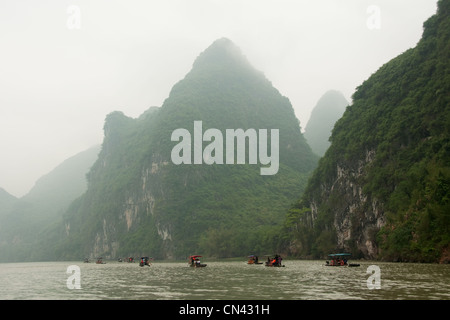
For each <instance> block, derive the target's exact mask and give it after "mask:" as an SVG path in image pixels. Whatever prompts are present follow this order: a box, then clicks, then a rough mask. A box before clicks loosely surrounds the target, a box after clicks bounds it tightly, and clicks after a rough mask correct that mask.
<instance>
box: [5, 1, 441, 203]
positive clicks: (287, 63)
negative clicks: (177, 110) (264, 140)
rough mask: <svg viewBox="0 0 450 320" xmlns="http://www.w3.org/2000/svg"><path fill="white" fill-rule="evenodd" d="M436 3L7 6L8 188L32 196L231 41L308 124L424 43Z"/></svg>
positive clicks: (65, 3) (157, 102)
mask: <svg viewBox="0 0 450 320" xmlns="http://www.w3.org/2000/svg"><path fill="white" fill-rule="evenodd" d="M436 3H437V0H368V1H366V0H339V1H338V0H308V1H303V0H289V1H288V0H270V1H269V0H267V1H264V0H189V1H188V0H157V1H152V0H127V1H125V0H115V1H114V0H41V1H37V0H9V1H8V0H0V187H2V188H4V189H5V190H7V191H8V192H9V193H11V194H13V195H15V196H18V197H20V196H22V195H24V194H25V193H26V192H28V191H29V189H30V188H31V187H32V186H33V185H34V183H35V181H36V180H37V179H38V178H39V177H41V176H42V175H44V174H46V173H48V172H49V171H51V170H52V169H53V168H54V167H55V166H57V165H58V164H60V163H61V162H62V161H63V160H65V159H67V158H68V157H70V156H72V155H74V154H76V153H78V152H80V151H83V150H85V149H87V148H88V147H90V146H92V145H95V144H99V143H101V141H102V139H103V122H104V119H105V116H106V115H107V114H108V113H109V112H111V111H114V110H121V111H123V112H124V113H125V114H126V115H128V116H131V117H138V116H139V115H140V114H141V113H142V112H144V111H145V110H146V109H147V108H149V107H150V106H161V105H162V103H163V101H164V99H165V98H167V97H168V94H169V91H170V89H171V88H172V86H173V85H174V84H175V83H176V82H177V81H179V80H181V79H182V78H183V77H184V76H185V74H186V73H187V72H189V70H190V69H191V67H192V63H193V61H194V60H195V58H196V57H197V56H198V55H199V53H200V52H202V51H203V50H204V49H206V48H207V47H208V46H209V45H210V44H211V43H212V42H213V41H214V40H216V39H218V38H221V37H228V38H229V39H230V40H232V41H233V42H234V43H235V44H236V45H237V46H239V47H240V48H241V50H242V51H243V53H244V54H245V55H246V56H247V58H248V59H249V61H250V63H252V64H253V66H255V67H256V68H257V69H259V70H261V71H263V72H264V73H265V75H266V76H267V78H268V79H269V80H270V81H272V83H273V85H274V86H275V87H276V88H277V89H278V90H279V91H280V92H281V93H282V94H283V95H285V96H287V97H288V98H289V99H290V101H291V103H292V105H293V107H294V109H295V112H296V115H297V117H298V118H299V120H300V123H301V127H302V128H303V129H304V128H305V126H306V123H307V121H308V119H309V116H310V113H311V110H312V108H313V107H314V105H315V104H316V102H317V101H318V100H319V98H320V96H321V95H322V94H323V93H325V92H326V91H327V90H329V89H335V90H340V91H341V92H342V93H343V94H344V95H345V96H346V98H347V99H348V100H350V97H351V95H352V94H353V92H354V90H355V88H356V87H357V86H359V85H360V84H361V83H362V82H363V81H364V80H366V79H367V78H368V77H369V76H370V75H371V74H372V73H373V72H375V71H376V70H377V69H378V68H379V67H381V66H382V65H383V64H384V63H386V62H388V61H389V60H390V59H392V58H394V57H395V56H397V55H399V54H400V53H402V52H404V51H405V50H407V49H409V48H411V47H414V46H415V45H416V43H417V41H418V40H419V39H420V37H421V35H422V24H423V22H424V21H425V20H426V19H427V18H428V17H430V16H431V15H433V14H434V13H435V12H436Z"/></svg>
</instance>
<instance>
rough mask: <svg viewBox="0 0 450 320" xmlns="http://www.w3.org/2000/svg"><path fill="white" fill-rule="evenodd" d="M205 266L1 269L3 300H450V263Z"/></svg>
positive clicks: (61, 264) (34, 265)
mask: <svg viewBox="0 0 450 320" xmlns="http://www.w3.org/2000/svg"><path fill="white" fill-rule="evenodd" d="M202 262H204V263H207V267H206V268H190V267H189V266H188V264H187V263H186V262H158V261H155V262H152V265H151V266H150V267H148V266H145V267H139V264H138V263H127V262H116V261H106V264H96V263H95V262H94V263H83V262H82V261H79V262H28V263H0V299H2V300H13V299H25V300H39V299H45V300H60V299H62V300H79V299H83V300H86V299H87V300H94V299H97V300H98V299H100V300H106V299H108V300H111V299H121V300H129V299H133V300H143V299H147V300H158V299H164V300H206V299H217V300H308V299H315V300H325V299H326V300H334V299H364V300H377V299H383V300H386V299H387V300H392V299H407V300H410V299H412V300H415V299H435V300H449V299H450V265H439V264H417V263H386V262H368V261H363V262H358V263H360V266H359V267H354V268H348V267H326V266H324V261H304V260H285V261H283V263H284V264H285V267H284V268H269V267H265V266H264V265H248V264H247V263H246V262H245V261H224V262H221V261H213V262H208V261H202ZM73 266H75V269H77V270H78V271H77V272H73V271H72V269H71V268H74V267H73ZM370 266H376V267H377V270H378V271H377V272H378V273H372V272H371V271H370V270H371V268H369V267H370ZM75 276H77V277H78V278H77V279H76V280H75V279H74V277H75ZM76 285H78V287H77V286H76Z"/></svg>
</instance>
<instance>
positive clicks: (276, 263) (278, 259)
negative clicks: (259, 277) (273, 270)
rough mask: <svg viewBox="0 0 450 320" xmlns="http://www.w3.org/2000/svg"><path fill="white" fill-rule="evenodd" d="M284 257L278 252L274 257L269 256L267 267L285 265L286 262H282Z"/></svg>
mask: <svg viewBox="0 0 450 320" xmlns="http://www.w3.org/2000/svg"><path fill="white" fill-rule="evenodd" d="M282 260H283V259H282V258H281V256H279V255H278V254H276V255H275V257H274V258H271V257H270V256H267V261H266V264H265V265H266V267H284V264H282V263H281V261H282Z"/></svg>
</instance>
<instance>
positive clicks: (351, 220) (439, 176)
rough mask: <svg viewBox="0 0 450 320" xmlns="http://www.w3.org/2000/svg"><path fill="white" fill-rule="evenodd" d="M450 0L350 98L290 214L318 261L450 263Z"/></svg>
mask: <svg viewBox="0 0 450 320" xmlns="http://www.w3.org/2000/svg"><path fill="white" fill-rule="evenodd" d="M449 130H450V1H448V0H441V1H439V2H438V11H437V14H436V15H434V16H432V17H431V18H430V19H428V20H427V21H426V22H425V23H424V31H423V36H422V39H421V40H420V42H419V43H418V44H417V46H416V47H415V48H412V49H410V50H407V51H406V52H404V53H403V54H401V55H399V56H398V57H396V58H394V59H392V60H391V61H389V62H388V63H386V64H385V65H383V66H382V67H381V68H380V69H379V70H378V71H377V72H376V73H374V74H373V75H372V76H371V77H370V78H369V79H368V80H367V81H365V82H364V83H363V84H362V85H361V86H359V87H358V88H357V90H356V92H355V93H354V95H353V103H352V105H351V106H349V107H348V108H347V109H346V111H345V113H344V115H343V117H342V118H341V119H340V120H339V121H338V122H337V123H336V125H335V127H334V130H333V132H332V136H331V146H330V148H329V149H328V151H327V152H326V154H325V156H324V157H323V158H322V159H321V160H320V162H319V166H318V168H317V169H316V170H315V172H314V174H313V176H312V178H311V180H310V181H309V184H308V186H307V188H306V191H305V193H304V195H303V196H302V197H301V199H300V200H299V202H298V203H297V205H295V206H294V207H293V208H292V209H291V210H290V212H289V215H288V219H287V221H286V225H287V227H288V229H289V230H290V231H291V236H292V238H291V239H290V240H292V241H291V249H292V251H293V252H295V253H296V254H297V255H301V256H312V257H319V256H323V255H325V254H328V253H330V252H331V251H335V250H347V251H351V252H353V253H354V254H355V255H356V256H357V257H358V256H359V257H366V258H377V259H387V260H395V261H397V260H398V261H429V262H436V261H449V260H450V259H449V250H450V198H449V191H450V133H449Z"/></svg>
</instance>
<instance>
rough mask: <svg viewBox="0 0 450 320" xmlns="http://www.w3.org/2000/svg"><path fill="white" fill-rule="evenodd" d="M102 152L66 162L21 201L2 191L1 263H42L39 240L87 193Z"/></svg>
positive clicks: (97, 148) (90, 152)
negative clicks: (87, 178) (94, 165)
mask: <svg viewBox="0 0 450 320" xmlns="http://www.w3.org/2000/svg"><path fill="white" fill-rule="evenodd" d="M99 151H100V146H94V147H91V148H89V149H87V150H85V151H82V152H80V153H78V154H76V155H74V156H72V157H70V158H68V159H66V160H65V161H63V162H62V163H61V164H59V165H58V166H57V167H55V168H54V169H53V170H51V171H50V172H49V173H48V174H46V175H44V176H42V177H41V178H40V179H39V180H38V181H37V182H36V183H35V185H34V186H33V188H32V189H31V190H30V191H29V192H28V193H27V194H26V195H24V196H23V197H21V198H16V197H14V196H12V195H9V194H7V193H6V191H4V190H3V189H1V188H0V261H38V260H42V256H41V253H42V251H40V250H41V247H40V240H41V239H42V237H45V236H44V234H45V233H46V232H47V230H48V229H49V228H50V227H51V226H52V225H53V224H55V223H56V222H57V221H60V220H61V219H62V213H63V212H64V211H65V210H67V208H68V207H69V205H70V203H71V202H72V201H73V200H75V199H76V198H77V197H79V196H81V195H82V194H83V193H84V192H85V191H86V189H87V180H86V173H87V172H88V171H89V169H90V167H91V166H92V165H93V164H94V162H95V160H96V159H97V156H98V153H99ZM5 199H6V200H5ZM45 250H51V248H50V249H49V248H47V249H45Z"/></svg>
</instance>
